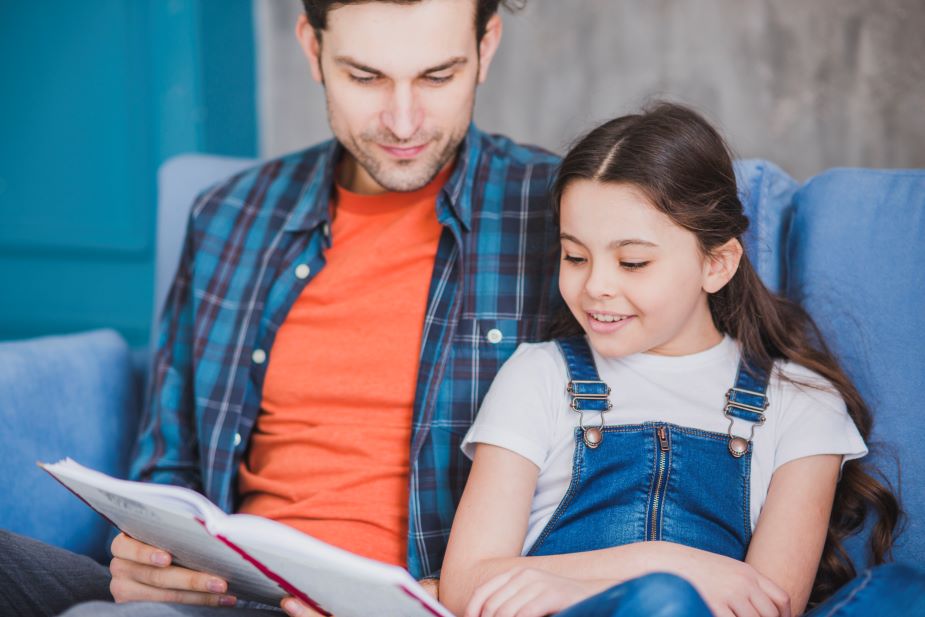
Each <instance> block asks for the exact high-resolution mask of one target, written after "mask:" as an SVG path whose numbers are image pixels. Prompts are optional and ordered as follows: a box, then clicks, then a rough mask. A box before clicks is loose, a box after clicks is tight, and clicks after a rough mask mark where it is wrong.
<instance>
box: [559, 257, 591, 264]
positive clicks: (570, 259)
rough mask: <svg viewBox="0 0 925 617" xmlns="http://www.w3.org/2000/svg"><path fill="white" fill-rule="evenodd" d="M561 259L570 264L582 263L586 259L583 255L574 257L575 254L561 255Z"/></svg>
mask: <svg viewBox="0 0 925 617" xmlns="http://www.w3.org/2000/svg"><path fill="white" fill-rule="evenodd" d="M562 260H563V261H567V262H569V263H572V264H583V263H585V261H587V260H586V259H585V258H584V257H576V256H575V255H563V256H562Z"/></svg>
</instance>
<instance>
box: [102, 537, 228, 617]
mask: <svg viewBox="0 0 925 617" xmlns="http://www.w3.org/2000/svg"><path fill="white" fill-rule="evenodd" d="M112 555H113V558H112V562H110V564H109V571H110V572H112V581H111V582H110V583H109V591H110V592H111V593H112V597H113V598H114V599H115V601H116V602H138V601H145V602H174V603H179V604H201V605H205V606H234V605H235V603H236V602H237V600H236V598H235V597H234V596H230V595H226V594H225V592H226V591H228V583H226V582H225V581H224V580H222V579H220V578H218V577H216V576H213V575H211V574H206V573H204V572H196V571H195V570H188V569H186V568H181V567H179V566H172V565H170V564H171V561H172V558H171V556H170V554H169V553H166V552H164V551H162V550H160V549H158V548H155V547H153V546H149V545H147V544H144V543H142V542H139V541H138V540H135V539H133V538H130V537H128V536H127V535H125V534H124V533H120V534H119V535H118V536H116V539H115V540H113V541H112Z"/></svg>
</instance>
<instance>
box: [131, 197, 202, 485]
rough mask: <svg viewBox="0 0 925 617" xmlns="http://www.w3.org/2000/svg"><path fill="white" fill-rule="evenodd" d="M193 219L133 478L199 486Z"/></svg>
mask: <svg viewBox="0 0 925 617" xmlns="http://www.w3.org/2000/svg"><path fill="white" fill-rule="evenodd" d="M198 203H199V200H197V202H196V204H194V206H193V212H195V211H196V206H197V205H198ZM193 224H194V221H193V217H192V216H190V219H189V223H188V225H187V231H186V238H185V240H184V242H183V251H182V253H181V256H180V264H179V266H178V268H177V274H176V277H175V278H174V281H173V284H172V286H171V289H170V293H169V294H168V296H167V302H166V305H165V307H164V310H163V313H162V315H161V324H160V330H159V332H160V334H159V336H158V341H157V350H156V352H155V354H154V358H153V359H152V361H151V369H150V373H149V379H148V391H147V394H146V396H145V406H144V413H143V414H142V418H141V422H140V424H139V427H138V436H137V440H136V443H135V448H134V451H133V456H132V465H131V471H130V477H131V479H133V480H140V481H144V482H156V483H159V484H174V485H177V486H185V487H187V488H191V489H193V490H197V491H201V490H202V483H201V480H200V473H199V464H198V455H197V444H198V441H199V440H198V438H197V435H196V432H195V431H196V429H195V420H194V399H193V375H192V353H193V302H192V271H193V262H194V256H195V247H194V227H193Z"/></svg>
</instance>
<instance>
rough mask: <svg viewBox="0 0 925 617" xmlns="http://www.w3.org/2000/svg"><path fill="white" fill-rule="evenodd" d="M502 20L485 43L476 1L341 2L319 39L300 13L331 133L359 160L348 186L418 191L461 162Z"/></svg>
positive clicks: (350, 167) (349, 170)
mask: <svg viewBox="0 0 925 617" xmlns="http://www.w3.org/2000/svg"><path fill="white" fill-rule="evenodd" d="M493 20H494V21H493V22H492V23H490V24H489V31H488V32H487V33H486V35H485V37H483V39H482V43H481V49H480V48H479V46H478V44H477V42H476V40H475V2H474V0H422V1H421V2H417V3H412V4H396V3H393V2H365V3H360V4H353V5H346V6H341V7H338V8H335V9H332V10H331V11H330V12H329V13H328V21H327V28H326V29H325V30H324V31H323V33H322V39H321V41H320V42H319V41H317V40H316V39H315V36H314V32H313V31H312V29H311V27H310V26H309V25H308V24H307V22H306V20H305V18H304V17H302V18H301V19H300V22H299V26H298V27H297V34H298V35H299V39H300V42H302V44H303V48H304V49H305V51H306V55H307V56H308V58H309V61H310V63H311V66H312V73H313V75H314V77H315V78H316V79H317V80H319V81H322V83H323V84H324V87H325V95H326V98H327V107H328V120H329V122H330V125H331V130H332V131H333V133H334V136H335V137H336V138H337V139H338V141H340V142H341V143H342V144H343V145H344V147H345V148H346V149H347V151H348V152H349V153H350V154H351V155H352V157H353V160H349V159H348V160H347V161H345V163H344V168H343V169H342V170H341V171H342V174H341V182H342V183H343V184H344V185H345V186H346V188H348V189H352V190H355V191H357V192H363V193H375V192H380V191H383V190H388V191H413V190H416V189H419V188H421V187H422V186H424V185H426V184H427V183H428V182H430V180H432V179H433V178H434V177H435V176H436V175H437V174H438V173H439V172H440V170H441V169H443V168H444V167H445V166H446V165H447V164H448V163H450V162H451V161H452V160H453V158H454V156H455V154H456V150H457V148H458V146H459V144H460V142H461V141H462V139H463V138H464V137H465V134H466V131H467V129H468V126H469V123H470V121H471V119H472V108H473V105H474V103H475V90H476V85H477V84H478V83H480V82H481V81H482V80H483V79H484V77H485V74H486V73H487V65H488V63H489V62H490V60H491V56H492V55H493V53H494V49H495V48H496V46H497V42H498V40H499V39H500V20H499V19H498V17H497V16H495V17H494V18H493ZM480 51H481V62H480V53H479V52H480ZM480 64H481V66H480Z"/></svg>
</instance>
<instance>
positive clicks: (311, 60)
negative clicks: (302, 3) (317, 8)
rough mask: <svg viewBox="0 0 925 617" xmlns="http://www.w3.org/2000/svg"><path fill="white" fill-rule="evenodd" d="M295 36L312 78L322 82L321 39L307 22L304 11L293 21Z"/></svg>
mask: <svg viewBox="0 0 925 617" xmlns="http://www.w3.org/2000/svg"><path fill="white" fill-rule="evenodd" d="M295 37H296V39H297V40H298V41H299V46H300V47H301V48H302V53H304V54H305V58H306V59H307V60H308V66H309V68H310V69H311V71H312V79H314V80H315V81H317V82H318V83H319V84H324V72H323V71H322V70H321V41H319V40H318V36H317V35H316V34H315V29H314V28H312V25H311V24H310V23H308V17H306V15H305V13H301V14H300V15H299V19H298V20H296V23H295Z"/></svg>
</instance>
